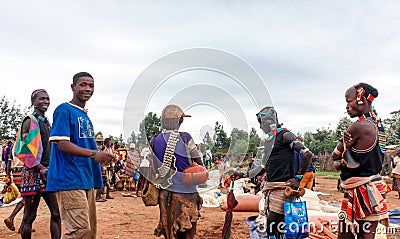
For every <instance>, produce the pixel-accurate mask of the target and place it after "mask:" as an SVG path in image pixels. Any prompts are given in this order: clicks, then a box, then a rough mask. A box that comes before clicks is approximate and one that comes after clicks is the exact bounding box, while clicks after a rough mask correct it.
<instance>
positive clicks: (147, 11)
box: [0, 0, 400, 140]
mask: <svg viewBox="0 0 400 239" xmlns="http://www.w3.org/2000/svg"><path fill="white" fill-rule="evenodd" d="M0 3H1V5H0V22H1V24H0V73H1V74H0V76H1V95H5V96H6V97H7V98H8V99H10V100H16V102H17V104H21V105H24V106H27V105H29V104H30V93H31V92H32V91H33V90H34V89H37V88H45V89H47V91H48V93H49V95H50V97H51V107H50V109H49V112H48V116H49V118H50V119H51V116H52V113H53V111H54V109H55V107H56V106H57V105H59V104H60V103H63V102H66V101H69V100H71V98H72V92H71V89H70V84H71V81H72V76H73V75H74V74H75V73H77V72H79V71H87V72H89V73H91V74H92V75H93V76H94V79H95V94H94V95H93V97H92V99H91V100H90V101H89V102H88V104H87V108H88V109H89V116H90V117H91V119H92V121H93V123H94V127H95V131H101V132H103V134H104V135H105V136H108V135H114V136H118V135H119V134H121V133H124V127H125V128H127V126H126V122H125V126H124V120H123V119H124V117H126V116H124V109H125V104H126V101H129V102H130V103H134V102H136V100H137V102H138V104H143V103H142V102H146V106H145V107H143V108H144V109H145V110H144V111H143V110H141V111H140V112H132V115H141V116H143V115H144V114H145V113H146V112H148V111H154V112H156V113H157V114H158V115H160V114H161V110H162V108H163V107H164V106H165V105H166V104H167V103H168V102H180V103H181V102H186V100H187V99H191V100H190V102H189V103H186V104H184V105H185V107H184V108H185V109H186V111H188V113H190V114H192V116H193V117H192V118H190V119H187V120H186V119H185V122H184V124H183V127H182V129H183V130H187V131H189V132H191V133H192V134H193V135H194V136H195V139H196V138H197V140H198V138H200V135H201V133H200V132H201V131H202V130H203V131H204V130H205V129H207V128H210V127H213V125H214V123H215V121H219V122H222V123H223V124H224V128H225V129H226V130H227V131H230V129H231V128H232V127H234V126H242V124H243V122H242V121H240V120H237V119H244V124H245V125H246V126H247V128H251V127H257V128H258V126H257V123H256V121H255V114H256V113H257V110H258V109H259V108H260V107H262V106H264V105H265V104H270V100H269V99H268V98H269V95H270V96H271V98H272V102H273V105H274V106H275V107H276V109H277V111H278V114H279V119H280V121H281V122H283V123H284V125H285V127H287V128H289V129H291V130H292V131H294V132H295V133H297V132H301V133H304V132H305V131H308V130H311V131H314V130H315V129H317V128H322V127H325V128H327V127H330V128H335V126H336V123H337V121H338V119H339V118H341V117H343V116H345V114H344V113H345V100H344V92H345V91H346V89H347V88H348V87H350V86H351V85H353V84H355V83H358V82H361V81H363V82H366V83H369V84H371V85H373V86H375V87H376V88H377V89H378V90H379V97H378V98H377V99H376V100H375V101H374V105H375V107H376V110H377V111H378V114H379V115H380V116H381V117H382V118H388V117H389V116H390V112H392V111H395V110H398V109H400V105H399V102H400V94H399V89H400V80H399V78H400V67H399V63H400V14H398V10H399V9H400V2H398V1H262V2H261V1H197V2H195V1H152V2H149V1H143V2H138V1H97V0H96V1H57V2H55V1H0ZM192 48H211V49H216V50H218V51H223V52H226V53H227V54H228V55H231V56H232V57H236V58H238V59H241V60H242V61H243V63H244V65H246V64H247V65H248V67H250V68H252V69H253V70H255V71H256V72H257V73H258V76H259V77H260V78H261V79H262V81H263V83H262V84H260V82H257V81H254V79H253V78H249V79H246V78H241V79H237V78H234V77H230V73H229V72H217V71H218V69H214V70H217V71H213V70H201V69H200V70H199V69H197V70H193V71H184V69H182V70H183V71H182V72H176V73H174V74H173V75H169V76H164V78H157V77H153V78H151V77H150V78H147V80H148V81H149V86H150V87H152V88H151V89H150V90H149V89H145V88H146V84H143V82H142V84H141V85H140V87H138V88H136V89H132V88H131V87H133V86H134V85H135V81H136V80H137V79H138V78H139V76H140V75H141V74H142V73H143V72H144V71H145V70H146V69H148V68H149V67H150V66H151V65H152V64H153V63H155V62H157V61H158V60H160V59H162V58H163V57H168V56H171V55H174V53H175V52H181V51H182V50H185V49H192ZM194 57H196V55H194ZM204 60H205V62H206V65H207V64H208V62H207V61H210V64H213V61H214V60H215V58H213V57H210V59H208V58H207V57H205V59H204ZM243 68H246V67H243ZM232 70H237V69H235V67H233V69H232ZM240 70H242V68H241V67H240ZM156 71H157V70H156ZM160 71H161V70H160ZM153 73H154V70H153ZM154 76H157V74H154ZM150 82H152V83H150ZM154 85H157V87H154ZM153 88H154V89H153ZM251 89H259V90H260V89H261V90H264V89H268V90H266V92H265V99H260V98H263V97H260V96H259V92H257V93H256V92H254V91H255V90H251ZM145 91H146V92H147V91H149V92H152V94H151V97H148V96H142V95H141V94H139V93H140V92H145ZM268 91H269V92H268ZM129 92H131V93H135V95H134V96H133V98H132V95H129ZM138 92H139V93H138ZM128 95H129V97H128ZM255 95H256V96H257V99H256V101H254V99H253V98H252V97H253V96H255ZM135 97H136V98H135ZM141 97H147V98H145V99H143V98H141ZM129 115H131V112H129ZM232 115H234V116H232ZM236 116H237V117H236ZM134 121H135V120H132V121H131V122H134ZM239 121H240V122H239ZM128 128H129V127H128ZM137 129H138V128H136V129H135V130H137ZM125 131H126V129H125Z"/></svg>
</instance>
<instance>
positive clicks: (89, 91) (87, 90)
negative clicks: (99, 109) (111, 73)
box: [72, 76, 94, 102]
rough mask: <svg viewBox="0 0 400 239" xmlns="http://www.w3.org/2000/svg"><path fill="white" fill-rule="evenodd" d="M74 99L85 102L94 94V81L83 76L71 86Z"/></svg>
mask: <svg viewBox="0 0 400 239" xmlns="http://www.w3.org/2000/svg"><path fill="white" fill-rule="evenodd" d="M72 91H73V93H74V99H76V100H78V101H79V102H86V101H88V100H89V99H90V97H92V95H93V92H94V80H93V78H92V77H89V76H83V77H80V78H79V79H78V81H77V82H76V84H73V85H72Z"/></svg>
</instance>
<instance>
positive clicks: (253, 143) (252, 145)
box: [248, 128, 261, 156]
mask: <svg viewBox="0 0 400 239" xmlns="http://www.w3.org/2000/svg"><path fill="white" fill-rule="evenodd" d="M260 143H261V138H260V136H259V135H258V134H257V130H256V129H255V128H251V130H250V137H249V149H248V153H251V154H253V156H255V154H256V153H257V151H258V148H257V147H258V146H260Z"/></svg>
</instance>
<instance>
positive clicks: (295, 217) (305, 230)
mask: <svg viewBox="0 0 400 239" xmlns="http://www.w3.org/2000/svg"><path fill="white" fill-rule="evenodd" d="M283 208H284V215H285V231H286V232H285V238H288V239H289V238H296V239H300V238H306V237H308V236H309V234H310V229H309V225H308V215H307V206H306V202H303V201H297V202H296V201H294V202H285V203H284V204H283Z"/></svg>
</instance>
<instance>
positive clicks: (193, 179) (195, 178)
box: [182, 162, 208, 185]
mask: <svg viewBox="0 0 400 239" xmlns="http://www.w3.org/2000/svg"><path fill="white" fill-rule="evenodd" d="M207 180H208V172H207V169H206V168H205V167H203V166H201V165H198V164H197V163H196V162H192V165H191V166H189V167H187V168H185V169H184V170H183V172H182V181H183V182H184V183H185V184H187V185H198V184H202V183H205V182H207Z"/></svg>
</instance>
